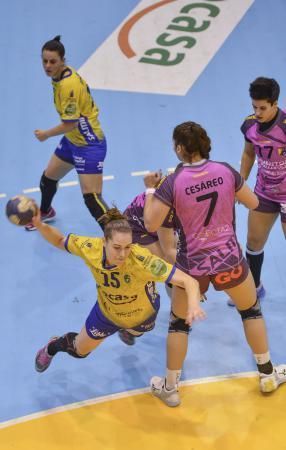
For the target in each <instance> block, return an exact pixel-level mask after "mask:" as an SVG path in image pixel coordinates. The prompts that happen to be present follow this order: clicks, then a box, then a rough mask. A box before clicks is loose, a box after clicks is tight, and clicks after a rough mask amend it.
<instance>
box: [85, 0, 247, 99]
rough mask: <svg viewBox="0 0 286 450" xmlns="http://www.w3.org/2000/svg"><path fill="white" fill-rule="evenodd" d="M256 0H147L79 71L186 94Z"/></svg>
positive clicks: (107, 83) (102, 82)
mask: <svg viewBox="0 0 286 450" xmlns="http://www.w3.org/2000/svg"><path fill="white" fill-rule="evenodd" d="M253 2H254V0H197V1H195V0H161V1H158V0H157V1H154V0H142V1H140V2H139V3H138V5H137V7H136V8H135V9H134V10H133V11H132V12H131V13H130V15H129V16H128V17H127V18H126V20H124V21H123V22H122V23H121V24H120V25H119V27H118V28H117V29H116V30H115V31H114V32H113V33H112V34H111V36H109V37H108V38H107V39H106V41H105V42H104V43H103V44H102V45H101V46H100V47H99V48H98V49H97V50H96V51H95V52H94V53H93V54H92V55H91V56H90V57H89V59H88V60H87V61H86V62H85V63H84V64H83V66H82V67H81V68H80V70H79V73H80V75H82V77H83V78H84V79H85V80H86V81H87V82H88V84H89V85H90V87H91V88H96V89H110V90H120V91H133V92H148V93H157V94H171V95H185V94H186V93H187V92H188V90H189V89H190V87H191V86H192V84H193V83H194V82H195V81H196V79H197V78H198V77H199V75H200V74H201V73H202V71H203V70H204V69H205V67H206V66H207V64H208V63H209V61H210V60H211V59H212V57H213V56H214V55H215V53H216V52H217V51H218V50H219V48H220V47H221V46H222V44H223V43H224V41H225V40H226V39H227V37H228V36H229V34H230V33H231V32H232V30H233V29H234V28H235V27H236V25H237V24H238V23H239V21H240V20H241V19H242V17H243V16H244V14H245V13H246V11H247V10H248V8H249V7H250V6H251V4H252V3H253Z"/></svg>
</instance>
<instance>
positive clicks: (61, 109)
mask: <svg viewBox="0 0 286 450" xmlns="http://www.w3.org/2000/svg"><path fill="white" fill-rule="evenodd" d="M52 85H53V90H54V103H55V107H56V110H57V112H58V113H59V115H60V118H61V120H62V121H63V122H70V121H78V126H77V128H75V129H74V130H72V131H70V132H69V133H66V134H65V136H66V137H67V139H68V140H69V141H70V142H72V143H73V144H74V145H76V146H79V147H84V146H87V145H94V144H97V143H98V141H101V140H102V139H103V138H104V134H103V131H102V129H101V126H100V123H99V121H98V108H97V106H96V104H95V103H94V100H93V98H92V96H91V94H90V90H89V87H88V85H87V84H86V82H85V81H84V80H83V79H82V78H81V76H80V75H79V74H78V73H77V72H76V71H75V70H74V69H72V68H71V67H67V68H66V69H65V70H64V71H63V73H62V75H61V79H60V80H55V79H53V80H52Z"/></svg>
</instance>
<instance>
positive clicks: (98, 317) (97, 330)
mask: <svg viewBox="0 0 286 450" xmlns="http://www.w3.org/2000/svg"><path fill="white" fill-rule="evenodd" d="M153 306H154V308H155V313H154V314H152V316H150V317H148V319H147V320H145V322H143V323H141V324H140V325H137V326H136V327H132V328H130V327H128V330H131V329H132V330H134V331H138V332H139V333H146V332H147V331H151V330H153V328H154V327H155V320H156V317H157V314H158V311H159V308H160V296H159V295H158V298H157V299H156V301H155V302H154V304H153ZM85 328H86V332H87V334H88V335H89V337H90V338H92V339H96V340H98V339H104V338H106V337H108V336H111V335H112V334H114V333H116V332H117V331H119V330H121V329H122V327H119V326H117V325H115V323H113V322H111V321H110V320H108V319H107V318H106V317H105V316H104V315H103V314H102V312H101V309H100V307H99V304H98V302H96V304H95V305H94V307H93V308H92V310H91V311H90V313H89V316H88V318H87V319H86V322H85Z"/></svg>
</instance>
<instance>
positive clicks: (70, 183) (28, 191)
mask: <svg viewBox="0 0 286 450" xmlns="http://www.w3.org/2000/svg"><path fill="white" fill-rule="evenodd" d="M108 180H114V175H105V176H104V177H103V181H108ZM77 185H78V181H64V182H62V183H59V187H60V188H63V187H70V186H77ZM22 192H23V193H24V194H31V193H32V192H40V188H39V187H33V188H28V189H23V191H22ZM2 195H5V196H6V194H2Z"/></svg>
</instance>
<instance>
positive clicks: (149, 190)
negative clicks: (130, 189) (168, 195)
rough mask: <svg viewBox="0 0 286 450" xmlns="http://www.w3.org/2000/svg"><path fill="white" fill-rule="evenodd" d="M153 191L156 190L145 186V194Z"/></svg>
mask: <svg viewBox="0 0 286 450" xmlns="http://www.w3.org/2000/svg"><path fill="white" fill-rule="evenodd" d="M155 191H156V189H155V188H147V189H146V191H145V194H146V195H147V194H154V192H155Z"/></svg>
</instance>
